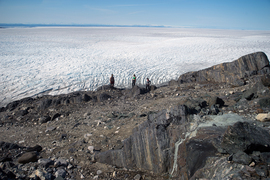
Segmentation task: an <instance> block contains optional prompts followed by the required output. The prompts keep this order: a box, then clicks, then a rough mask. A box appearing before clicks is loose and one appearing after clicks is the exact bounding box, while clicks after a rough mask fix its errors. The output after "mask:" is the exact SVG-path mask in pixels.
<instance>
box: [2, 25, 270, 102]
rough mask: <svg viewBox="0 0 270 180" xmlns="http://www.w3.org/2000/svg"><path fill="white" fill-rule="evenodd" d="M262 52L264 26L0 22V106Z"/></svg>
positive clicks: (267, 49)
mask: <svg viewBox="0 0 270 180" xmlns="http://www.w3.org/2000/svg"><path fill="white" fill-rule="evenodd" d="M257 51H262V52H264V53H266V55H267V56H268V57H269V55H270V31H250V30H220V29H188V28H153V27H33V28H1V29H0V91H1V92H2V93H1V94H0V107H1V106H5V105H6V104H7V103H9V102H11V101H15V100H18V99H21V98H24V97H35V96H42V95H45V94H49V95H57V94H66V93H70V92H74V91H89V90H96V88H97V87H99V86H101V85H104V84H109V78H110V76H111V74H114V77H115V86H116V87H119V88H131V78H132V75H133V74H136V76H137V84H139V85H144V84H145V81H146V78H147V77H148V78H149V79H150V80H151V81H152V84H156V85H160V84H164V83H166V82H168V81H169V80H171V79H177V78H178V77H179V76H180V75H181V74H183V73H185V72H189V71H197V70H200V69H204V68H207V67H210V66H212V65H216V64H220V63H223V62H231V61H233V60H236V59H238V58H239V57H241V56H243V55H246V54H250V53H253V52H257Z"/></svg>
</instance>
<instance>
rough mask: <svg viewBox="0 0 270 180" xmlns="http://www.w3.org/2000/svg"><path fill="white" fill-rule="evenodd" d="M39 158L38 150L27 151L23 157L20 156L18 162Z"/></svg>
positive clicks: (33, 160)
mask: <svg viewBox="0 0 270 180" xmlns="http://www.w3.org/2000/svg"><path fill="white" fill-rule="evenodd" d="M37 160H38V157H37V152H36V151H32V152H26V153H24V154H23V155H22V156H21V157H19V158H18V163H22V164H25V163H29V162H36V161H37Z"/></svg>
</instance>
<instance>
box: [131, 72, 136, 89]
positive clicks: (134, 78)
mask: <svg viewBox="0 0 270 180" xmlns="http://www.w3.org/2000/svg"><path fill="white" fill-rule="evenodd" d="M135 84H136V76H135V74H133V77H132V88H133V87H134V86H135Z"/></svg>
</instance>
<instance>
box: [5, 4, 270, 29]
mask: <svg viewBox="0 0 270 180" xmlns="http://www.w3.org/2000/svg"><path fill="white" fill-rule="evenodd" d="M0 23H23V24H107V25H164V26H172V27H192V28H194V27H195V28H219V29H248V30H254V29H255V30H270V0H136V1H134V0H0Z"/></svg>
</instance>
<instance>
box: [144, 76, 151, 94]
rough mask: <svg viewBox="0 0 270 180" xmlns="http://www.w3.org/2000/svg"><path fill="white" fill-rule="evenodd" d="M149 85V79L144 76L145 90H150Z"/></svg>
mask: <svg viewBox="0 0 270 180" xmlns="http://www.w3.org/2000/svg"><path fill="white" fill-rule="evenodd" d="M150 85H151V81H150V80H149V78H146V87H145V89H146V91H147V92H148V91H150Z"/></svg>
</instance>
